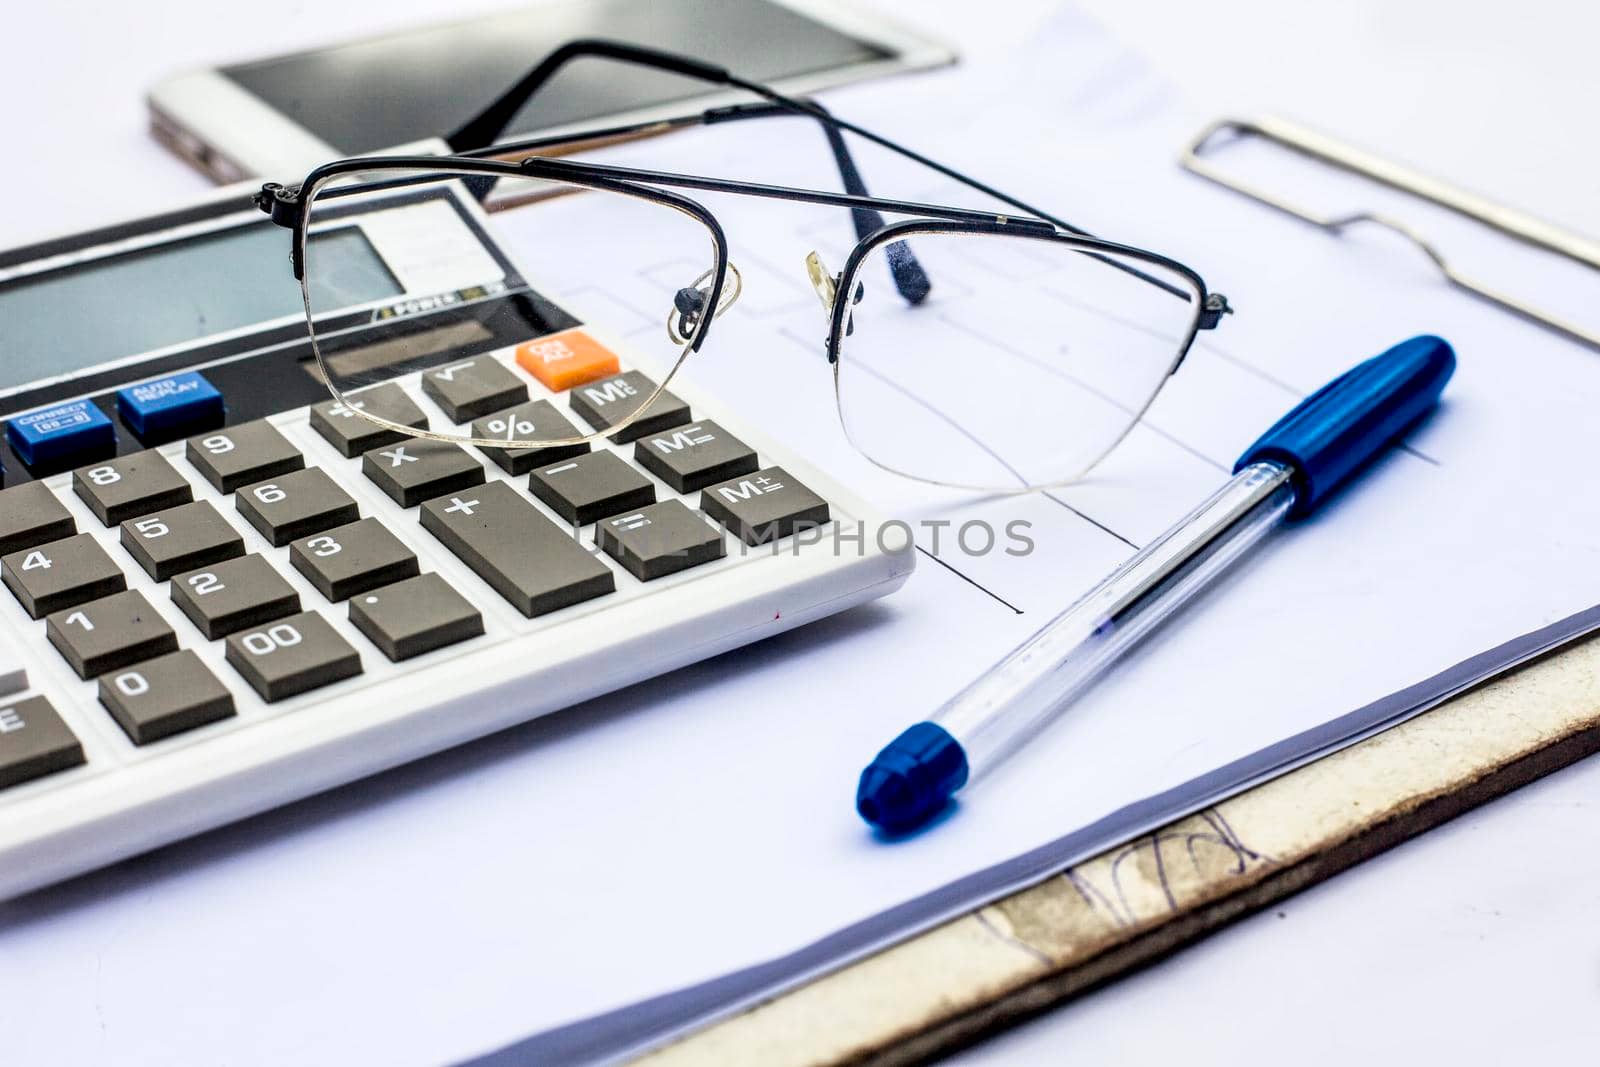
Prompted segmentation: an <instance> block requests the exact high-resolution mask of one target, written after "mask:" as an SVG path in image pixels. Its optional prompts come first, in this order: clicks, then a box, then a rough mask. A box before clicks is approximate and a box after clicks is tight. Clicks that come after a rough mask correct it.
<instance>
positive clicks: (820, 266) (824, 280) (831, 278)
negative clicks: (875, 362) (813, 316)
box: [806, 250, 867, 337]
mask: <svg viewBox="0 0 1600 1067" xmlns="http://www.w3.org/2000/svg"><path fill="white" fill-rule="evenodd" d="M806 275H807V277H809V278H810V279H811V288H812V289H814V290H816V293H817V299H818V300H821V301H822V313H823V314H824V315H827V316H828V318H829V319H832V318H833V304H834V301H835V300H837V299H838V296H839V283H840V282H841V281H843V280H844V278H843V275H839V274H834V273H833V272H832V271H830V270H828V265H827V264H826V263H824V262H822V257H821V256H820V255H818V254H817V252H816V251H815V250H813V251H811V252H808V253H807V254H806ZM866 291H867V290H866V286H864V285H862V284H861V283H860V282H856V291H855V295H854V296H852V297H851V298H850V303H851V304H852V305H855V304H859V303H861V298H862V296H864V295H865V294H866ZM855 328H856V323H855V316H854V315H847V316H846V317H845V323H844V333H845V336H846V337H848V336H850V334H852V333H853V332H855Z"/></svg>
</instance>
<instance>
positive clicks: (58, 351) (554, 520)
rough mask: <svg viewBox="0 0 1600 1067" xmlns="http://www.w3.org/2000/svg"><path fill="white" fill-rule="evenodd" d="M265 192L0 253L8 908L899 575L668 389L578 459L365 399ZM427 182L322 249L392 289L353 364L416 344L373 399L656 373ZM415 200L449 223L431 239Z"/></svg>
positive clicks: (657, 669)
mask: <svg viewBox="0 0 1600 1067" xmlns="http://www.w3.org/2000/svg"><path fill="white" fill-rule="evenodd" d="M252 191H253V190H245V189H243V188H235V189H230V190H227V191H225V192H223V193H221V194H218V195H216V196H214V197H211V198H208V199H207V200H205V201H203V202H201V203H197V204H194V205H192V206H190V207H187V208H185V209H183V210H179V211H173V212H168V213H164V214H161V215H158V216H153V217H145V218H140V219H137V220H133V221H130V222H127V223H124V224H121V225H117V226H111V227H107V228H103V229H98V230H94V231H92V232H84V233H78V234H73V235H70V236H67V237H65V238H61V239H59V240H55V241H50V242H46V243H43V244H38V245H33V246H30V247H26V248H19V249H15V250H12V251H9V252H5V253H0V420H3V422H4V433H3V442H0V477H3V483H0V484H3V488H0V584H3V585H4V590H0V898H5V897H11V896H15V895H17V894H20V893H23V892H26V891H28V890H31V889H34V888H37V887H40V886H44V885H46V884H49V883H51V882H54V881H58V880H60V879H63V878H67V877H70V876H72V875H74V874H77V873H80V872H83V871H87V870H90V869H92V868H95V867H98V866H101V865H104V864H106V863H110V862H112V861H115V860H118V859H121V858H124V857H127V856H130V855H133V854H136V853H139V852H142V851H145V850H148V849H151V848H154V847H157V846H160V845H162V844H165V843H168V842H171V841H174V840H177V839H180V838H183V837H187V836H189V835H192V834H196V833H199V832H201V831H204V830H207V829H209V828H212V827H216V826H219V825H221V824H224V823H228V822H230V821H233V820H237V819H241V818H244V817H246V816H249V815H251V814H253V813H256V812H260V811H263V810H265V809H268V808H271V807H274V806H276V805H281V804H284V803H287V802H290V801H293V800H295V799H297V798H300V797H304V796H306V795H308V794H312V793H316V792H318V791H321V790H325V789H328V788H330V787H333V786H337V785H339V784H341V783H344V782H348V781H350V780H352V779H355V778H359V777H362V776H364V775H369V774H372V773H375V772H377V771H381V770H383V769H385V768H388V767H392V766H395V765H396V764H399V763H402V762H405V761H408V760H412V759H416V758H418V757H421V756H425V755H427V754H429V753H432V752H435V751H438V750H440V749H443V748H446V747H449V746H452V745H456V744H460V743H462V742H465V741H467V740H470V739H472V738H475V737H479V736H482V735H484V734H487V733H490V732H492V731H495V730H499V729H502V728H505V727H508V726H510V725H513V724H515V723H518V722H522V721H524V720H527V719H530V718H533V717H535V716H538V715H543V714H546V713H548V712H553V711H558V710H560V709H562V708H564V707H568V706H570V705H572V704H575V703H577V702H579V701H582V700H585V699H587V698H590V697H593V696H596V695H598V694H601V693H605V692H607V691H610V690H613V689H617V688H619V687H622V686H625V685H629V684H632V683H634V682H638V681H640V680H642V679H645V678H649V677H651V676H653V675H657V674H660V673H662V672H665V671H669V670H672V669H673V668H676V667H679V666H682V665H685V664H688V663H691V662H694V661H696V660H700V659H704V658H706V657H708V656H712V655H716V654H718V653H721V652H724V651H726V650H728V649H731V648H735V647H737V646H739V645H743V644H746V643H748V642H752V641H757V640H760V639H761V638H763V637H767V636H769V635H771V634H774V633H777V632H779V631H782V630H786V629H789V628H791V627H794V626H798V625H801V624H803V623H806V622H809V621H812V620H815V619H818V618H821V617H823V616H826V615H830V614H832V613H835V612H838V611H841V610H844V609H846V608H849V607H851V606H853V605H856V604H860V603H862V602H864V601H867V600H869V599H871V598H874V597H879V596H882V595H884V594H887V593H889V592H891V591H893V590H894V589H896V588H898V587H899V586H900V585H901V584H903V583H904V582H905V580H906V579H907V577H908V576H909V574H910V572H911V570H912V565H913V560H914V553H913V550H912V548H911V546H910V544H909V543H908V539H906V540H905V542H896V541H895V539H893V538H886V537H883V536H880V532H881V531H882V530H884V529H886V528H888V529H892V527H893V524H890V526H889V527H885V526H884V524H883V523H882V522H881V521H880V520H878V519H877V518H875V517H874V515H873V513H872V512H871V510H870V509H869V507H868V506H867V505H866V504H865V503H863V502H862V501H860V500H858V499H856V498H855V497H854V496H853V495H852V494H851V493H849V492H848V491H847V490H846V489H845V488H844V487H843V486H841V485H839V484H838V483H836V482H835V481H833V480H832V479H831V478H829V477H828V476H827V474H826V473H825V472H824V471H821V470H819V469H817V468H816V467H814V466H812V465H811V464H809V463H807V462H806V461H805V458H804V457H803V456H799V455H795V454H794V453H792V452H790V451H787V450H785V449H783V448H781V447H780V446H778V445H777V444H775V443H774V442H772V441H771V440H769V439H767V438H766V437H765V436H763V435H762V434H761V432H760V431H759V430H758V429H757V428H755V427H754V426H751V425H750V424H749V423H748V422H746V421H744V420H742V419H741V418H740V414H739V412H736V411H729V410H725V409H723V408H721V407H719V406H718V404H717V403H716V401H715V399H714V398H712V397H707V396H703V395H701V394H699V393H698V392H696V391H695V390H693V389H692V388H690V387H689V386H687V385H684V386H680V385H679V384H678V382H677V380H676V379H675V380H674V382H673V383H672V385H671V387H670V390H669V391H668V392H666V393H663V394H662V395H661V396H659V397H658V398H656V400H655V401H654V402H653V403H652V405H651V407H650V408H649V409H648V410H646V411H645V412H644V413H643V414H642V415H640V416H639V417H638V418H637V419H636V420H635V421H633V422H631V423H628V424H627V425H626V427H625V428H623V429H621V430H619V431H617V432H615V433H612V434H611V435H609V436H606V437H600V438H597V439H596V441H595V442H594V443H592V444H589V443H585V444H581V445H567V446H560V447H556V446H552V447H550V448H546V449H523V450H515V449H493V448H485V449H477V448H469V447H465V446H460V445H455V444H450V443H444V442H438V441H431V440H428V439H424V438H417V437H411V436H402V435H399V434H397V433H396V432H394V431H392V430H389V429H387V428H385V427H382V426H380V425H379V424H378V423H376V422H373V421H370V420H367V419H363V418H360V417H358V416H356V415H355V413H354V412H352V411H351V410H350V409H349V408H348V407H346V406H345V405H341V404H339V403H337V402H335V401H334V400H333V399H332V398H331V397H330V394H329V392H328V390H327V388H326V386H325V385H324V384H323V382H322V381H321V379H320V378H319V375H318V372H317V361H316V360H315V358H314V355H313V353H312V351H311V347H310V341H309V339H308V337H307V335H306V328H305V321H304V316H303V311H302V309H301V305H300V294H299V292H298V290H297V288H296V287H295V285H294V283H293V280H292V278H291V277H290V274H289V270H288V266H287V235H286V233H285V231H283V230H281V229H278V228H277V227H274V226H273V225H272V224H271V223H270V222H269V221H267V220H266V219H264V218H263V217H262V216H261V215H260V213H259V212H258V211H257V210H256V208H255V207H254V206H253V204H252V203H251V201H250V199H249V196H250V192H252ZM425 201H426V202H424V201H421V200H417V199H415V198H413V199H412V200H411V201H409V202H408V203H406V204H402V205H400V206H399V207H389V208H387V209H386V210H384V211H383V212H381V214H382V216H383V220H384V221H383V224H382V225H377V224H374V225H370V226H369V225H367V219H366V216H365V215H360V216H357V217H356V218H355V219H354V220H353V225H352V227H351V228H350V229H349V230H348V231H345V232H344V237H343V239H342V240H341V241H340V242H339V243H340V246H341V247H342V248H344V249H346V251H345V252H342V253H341V254H348V255H349V256H351V257H353V262H356V263H357V264H358V265H359V263H362V262H370V261H372V260H377V261H380V262H381V263H382V264H383V265H384V267H385V268H386V270H385V274H386V276H388V277H391V278H392V279H394V286H393V291H391V292H385V293H381V294H376V296H375V297H374V298H373V299H370V300H367V301H366V302H364V303H362V304H361V305H360V306H357V307H352V308H345V309H340V313H341V314H342V315H344V316H345V318H347V319H348V320H349V322H350V325H349V326H348V330H347V333H348V334H349V336H347V337H346V340H347V341H349V340H351V338H354V339H355V340H356V341H358V342H359V341H360V340H361V339H362V338H364V337H367V336H368V334H370V338H371V341H370V344H365V345H363V344H359V343H357V344H354V345H350V344H347V345H345V346H344V347H343V348H342V350H341V351H342V352H345V353H354V357H353V358H362V359H367V360H372V361H382V360H384V359H386V358H389V355H388V354H389V353H392V352H394V351H396V346H395V345H394V343H393V339H394V337H395V335H396V331H397V330H403V331H404V332H405V335H406V336H407V337H408V338H409V339H410V340H409V341H408V343H407V344H406V345H404V346H400V347H401V348H403V350H405V351H407V352H413V353H414V351H415V349H416V345H417V341H416V339H417V338H418V337H424V338H427V339H428V340H427V343H428V345H429V346H430V351H431V352H433V353H434V354H435V356H436V357H438V358H434V359H430V360H429V361H428V366H427V369H419V370H416V371H414V372H410V373H406V372H405V371H404V368H396V370H397V373H396V374H395V376H394V377H393V378H392V379H391V380H389V381H386V382H384V383H383V384H381V385H378V386H375V387H373V388H372V389H370V390H367V391H365V392H363V393H362V394H361V396H362V402H363V403H365V404H368V405H370V407H371V409H372V410H375V411H379V412H380V413H381V414H383V416H384V417H385V418H388V419H390V420H391V421H394V422H396V423H399V424H401V425H411V426H417V427H431V428H434V429H445V428H451V429H453V430H454V432H457V433H460V434H461V435H462V436H466V435H467V434H465V432H464V431H465V430H467V429H468V428H469V427H473V428H475V430H476V431H478V432H474V433H473V434H472V435H471V436H478V437H483V436H493V435H495V434H496V433H499V432H501V431H503V430H506V428H507V427H512V428H515V427H516V426H518V425H520V424H525V423H528V422H533V423H535V424H537V425H545V424H548V423H549V422H550V421H551V420H566V421H567V422H570V423H571V425H572V426H574V427H578V428H580V430H581V428H585V427H587V428H588V430H592V431H604V430H607V429H608V428H610V427H611V426H613V425H618V424H619V423H620V422H621V421H623V420H622V418H621V416H622V415H623V414H631V413H632V409H631V408H630V407H629V404H630V403H632V404H637V403H639V402H642V401H643V399H644V398H646V397H649V396H650V395H651V394H652V393H653V392H654V390H655V385H656V381H655V380H654V379H653V378H652V370H651V368H650V367H647V366H643V365H640V364H639V363H638V362H637V361H636V360H634V359H630V355H629V341H628V336H627V335H626V332H622V333H612V332H610V331H609V330H608V328H607V324H606V323H605V322H602V321H597V320H591V319H588V318H585V317H584V308H583V307H582V306H579V305H578V304H576V303H574V302H573V301H562V302H557V301H556V300H554V299H551V298H550V297H549V296H548V295H547V293H548V290H547V289H546V288H542V287H541V285H540V280H539V279H537V278H526V277H524V276H523V275H522V274H521V272H520V268H519V266H518V265H517V264H516V263H513V262H511V261H510V260H509V259H508V257H507V256H506V254H505V252H504V251H503V250H502V249H501V248H498V247H496V246H495V245H494V243H493V242H492V240H491V239H490V237H489V236H488V233H487V232H486V230H485V227H484V225H483V216H482V215H481V213H480V211H479V208H478V205H477V204H476V202H475V201H474V200H473V198H472V197H471V196H470V195H468V194H466V193H465V192H463V191H461V190H452V189H448V188H444V189H440V190H438V191H436V192H435V193H433V194H430V198H425ZM405 211H432V212H434V213H435V215H437V213H439V212H441V211H444V212H448V214H449V215H450V217H451V219H452V220H453V222H452V223H451V226H450V233H451V235H452V236H451V237H450V241H453V242H454V247H453V248H441V247H439V242H438V233H439V229H438V227H437V225H434V224H430V225H429V226H428V227H415V226H411V227H408V226H406V225H403V224H398V225H397V224H396V212H400V213H401V220H400V221H401V222H403V221H404V219H403V214H404V212H405ZM375 214H377V212H376V208H375ZM424 230H426V231H427V232H428V233H429V234H430V235H432V236H431V237H430V241H429V243H428V244H427V246H426V247H417V246H416V237H415V235H416V234H418V233H420V232H422V231H424ZM450 264H454V265H455V266H454V267H450V266H449V265H450ZM446 268H448V269H446ZM452 270H454V271H455V274H454V276H452V274H451V271H452ZM365 295H371V294H365ZM363 331H365V332H363ZM582 432H587V431H582ZM508 436H509V435H508ZM522 436H523V438H524V439H526V437H527V435H526V433H523V434H522ZM577 436H581V432H580V433H579V434H577Z"/></svg>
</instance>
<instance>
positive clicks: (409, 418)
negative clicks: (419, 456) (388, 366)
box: [311, 382, 428, 459]
mask: <svg viewBox="0 0 1600 1067" xmlns="http://www.w3.org/2000/svg"><path fill="white" fill-rule="evenodd" d="M358 409H359V410H360V411H370V412H371V413H372V414H374V415H377V416H379V417H381V418H385V419H388V420H389V421H390V422H397V423H399V424H400V425H401V426H414V427H416V428H417V429H419V430H426V429H427V428H428V416H426V415H424V414H423V413H422V409H421V408H419V407H417V405H416V403H415V402H414V401H413V400H412V399H411V398H410V397H409V396H407V395H406V393H405V390H404V389H401V388H400V387H399V386H398V385H396V384H395V383H394V382H385V383H383V384H382V385H377V386H373V387H372V388H371V389H363V390H362V391H361V392H359V393H357V394H355V395H354V396H352V397H350V398H349V399H347V400H346V401H345V402H344V403H340V402H338V401H336V400H328V401H325V402H323V403H321V404H315V405H313V406H312V408H311V427H312V429H314V430H316V431H317V432H318V433H319V434H321V435H322V436H323V437H325V438H326V439H327V441H328V443H329V444H331V445H332V446H333V447H334V448H337V449H338V450H339V453H340V455H342V456H344V457H345V458H346V459H354V458H355V457H356V456H359V455H361V453H363V452H369V451H371V450H372V449H374V448H381V447H382V446H384V445H390V444H394V443H395V442H396V441H407V440H410V438H411V435H410V434H408V433H401V432H400V431H399V430H390V429H388V428H386V427H383V426H379V425H378V424H377V423H375V422H373V421H372V420H371V419H364V418H362V417H361V415H360V414H359V413H358Z"/></svg>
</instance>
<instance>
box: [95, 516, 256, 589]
mask: <svg viewBox="0 0 1600 1067" xmlns="http://www.w3.org/2000/svg"><path fill="white" fill-rule="evenodd" d="M122 547H123V548H125V549H127V550H128V555H130V556H132V557H133V558H134V559H135V560H137V561H138V562H139V566H141V567H143V568H144V572H145V573H146V574H148V575H149V576H150V577H152V578H154V579H155V580H156V581H158V582H164V581H166V580H167V579H168V578H171V577H172V576H173V575H174V574H177V573H178V572H179V571H192V570H194V569H195V568H196V567H204V566H206V565H207V564H209V563H220V562H221V561H223V560H225V559H232V558H233V557H235V556H242V555H244V538H242V537H240V536H239V531H238V530H235V529H234V528H233V526H232V525H231V524H230V523H229V522H228V520H227V519H225V518H223V517H222V514H221V513H220V512H218V511H217V509H216V507H215V506H213V505H212V504H210V503H209V502H207V501H204V500H196V501H194V502H193V503H189V504H179V505H178V506H177V507H175V508H168V509H167V510H166V511H158V512H156V513H155V514H154V515H146V516H145V517H144V518H142V519H129V520H128V521H127V522H125V523H123V524H122Z"/></svg>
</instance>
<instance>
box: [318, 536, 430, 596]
mask: <svg viewBox="0 0 1600 1067" xmlns="http://www.w3.org/2000/svg"><path fill="white" fill-rule="evenodd" d="M289 562H290V563H293V564H294V569H295V570H297V571H299V572H300V573H301V574H303V575H305V576H306V578H307V580H309V581H310V582H311V584H312V585H314V586H316V587H317V591H318V592H320V593H321V594H322V595H323V596H325V597H327V598H328V599H329V600H344V599H345V598H347V597H351V596H354V595H355V594H357V593H364V592H366V591H367V590H368V589H376V588H377V587H378V586H380V585H388V584H389V583H390V582H398V581H399V580H400V579H402V578H410V577H411V576H412V575H414V574H416V573H417V571H418V567H417V557H416V555H415V554H414V553H412V551H411V550H410V549H409V548H407V547H406V546H405V545H403V544H401V543H400V539H399V538H398V537H396V536H395V535H394V534H392V533H390V532H389V530H388V528H387V527H385V526H384V525H383V524H382V523H380V522H379V521H378V520H377V519H370V518H369V519H362V520H361V521H360V522H353V523H351V524H350V525H348V526H339V527H335V528H334V529H332V530H329V531H327V532H326V533H320V534H314V535H312V536H311V537H303V538H301V539H300V540H298V541H294V542H291V543H290V545H289Z"/></svg>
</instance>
